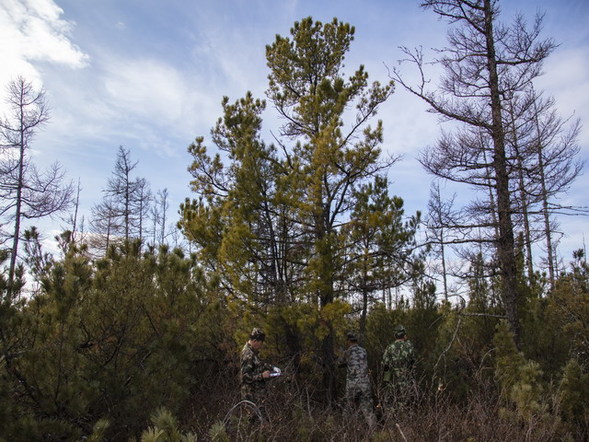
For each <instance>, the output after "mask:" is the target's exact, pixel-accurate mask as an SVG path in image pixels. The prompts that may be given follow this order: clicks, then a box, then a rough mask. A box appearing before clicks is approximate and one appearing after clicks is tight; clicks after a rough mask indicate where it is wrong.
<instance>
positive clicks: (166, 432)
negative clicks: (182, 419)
mask: <svg viewBox="0 0 589 442" xmlns="http://www.w3.org/2000/svg"><path fill="white" fill-rule="evenodd" d="M151 422H152V423H153V427H150V428H148V429H147V430H145V431H144V432H143V433H142V434H141V442H196V441H197V440H198V438H197V436H196V435H195V434H193V433H186V434H183V433H182V432H181V431H180V430H179V429H178V421H177V419H176V418H175V417H174V415H172V413H170V411H169V410H167V409H165V408H159V409H158V410H157V411H156V412H155V413H154V414H152V416H151Z"/></svg>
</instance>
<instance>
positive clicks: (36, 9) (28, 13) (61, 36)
mask: <svg viewBox="0 0 589 442" xmlns="http://www.w3.org/2000/svg"><path fill="white" fill-rule="evenodd" d="M62 14H63V10H62V9H61V8H60V7H59V6H57V4H55V2H54V1H52V0H2V2H1V4H0V41H2V42H10V43H9V44H2V45H0V60H2V69H1V70H0V85H2V86H5V85H7V84H8V82H10V81H11V80H12V79H14V78H15V77H16V76H18V75H22V76H24V77H25V78H27V79H28V80H29V81H31V82H33V84H35V85H36V86H41V84H42V81H41V80H42V79H41V75H40V73H39V71H38V70H37V68H36V67H35V66H34V64H33V63H36V62H50V63H58V64H62V65H65V66H68V67H70V68H82V67H84V66H86V65H87V63H88V61H89V57H88V56H87V55H86V54H85V53H84V52H83V51H82V50H80V49H79V48H78V47H77V46H75V45H74V44H73V43H72V42H71V40H70V35H71V30H72V28H73V26H74V23H72V22H68V21H66V20H63V19H61V18H60V17H61V15H62ZM3 93H4V87H2V91H1V92H0V96H1V95H2V94H3Z"/></svg>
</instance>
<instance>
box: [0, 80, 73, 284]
mask: <svg viewBox="0 0 589 442" xmlns="http://www.w3.org/2000/svg"><path fill="white" fill-rule="evenodd" d="M7 102H8V105H9V109H10V115H9V116H7V117H4V118H2V119H1V120H0V147H1V151H0V217H2V218H3V219H4V220H6V221H7V222H8V223H14V224H13V228H12V232H11V233H10V234H9V235H10V239H11V240H12V247H11V251H10V264H9V273H8V275H9V276H8V284H9V287H12V284H13V281H14V274H15V269H16V266H17V260H18V248H19V241H20V239H21V228H22V222H23V221H24V220H31V219H37V218H43V217H46V216H51V215H53V214H55V213H57V212H61V211H63V210H67V209H68V207H69V206H70V204H71V202H72V192H73V186H72V184H71V183H65V182H64V178H65V172H64V170H63V169H62V168H61V166H60V165H59V163H54V164H53V165H51V166H50V167H49V168H48V169H47V170H46V171H44V172H41V171H39V170H38V169H37V168H36V166H35V165H34V164H33V162H32V159H31V157H30V155H29V150H30V148H31V142H32V140H33V137H34V135H35V133H36V131H37V130H38V129H40V128H41V127H42V126H43V125H44V124H46V123H47V121H48V120H49V109H48V106H47V103H46V101H45V92H44V91H43V90H42V89H41V90H36V89H35V88H34V87H33V85H32V84H31V83H30V82H28V81H27V80H25V79H24V78H23V77H18V78H17V79H16V80H14V81H12V82H10V83H9V85H8V96H7ZM9 291H10V290H9Z"/></svg>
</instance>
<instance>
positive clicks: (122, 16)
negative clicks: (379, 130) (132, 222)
mask: <svg viewBox="0 0 589 442" xmlns="http://www.w3.org/2000/svg"><path fill="white" fill-rule="evenodd" d="M501 7H502V10H503V14H502V15H501V17H500V20H501V21H502V22H505V23H509V22H511V20H512V18H513V14H515V13H516V12H520V13H522V14H523V15H524V17H526V18H527V20H528V21H529V22H531V21H533V19H534V16H535V14H536V13H537V12H540V13H544V14H545V16H544V22H543V23H544V30H543V34H542V36H543V37H545V38H553V39H554V40H555V41H556V42H557V43H558V44H559V46H558V48H557V49H556V50H555V51H554V53H553V54H552V55H551V56H550V57H549V59H548V60H547V62H546V63H545V65H544V71H545V74H544V75H543V76H542V77H541V78H540V79H539V80H538V82H537V83H536V84H537V88H538V89H540V90H543V91H544V93H545V94H548V95H549V96H553V97H554V98H555V100H556V103H557V106H558V109H559V113H560V114H561V116H562V117H563V118H567V117H569V116H573V117H574V118H580V119H581V122H582V123H583V124H584V127H583V129H582V131H581V133H580V136H579V145H580V147H581V157H580V159H581V160H583V161H586V162H587V160H588V159H589V26H587V23H589V1H587V0H561V1H560V2H555V1H553V0H517V1H516V0H503V1H502V2H501ZM309 16H311V17H313V19H315V20H319V21H322V22H327V21H331V20H332V19H333V18H334V17H337V18H338V19H339V20H340V21H344V22H348V23H350V24H351V25H353V26H354V27H355V31H356V32H355V40H354V42H353V43H352V46H351V49H350V52H349V53H348V55H347V57H346V72H347V73H348V74H350V73H351V72H352V71H353V70H355V69H356V68H357V67H358V66H359V65H360V64H363V65H364V66H365V67H366V70H367V71H368V73H369V74H370V79H371V80H373V81H374V80H378V81H381V82H386V81H388V79H389V73H388V72H389V71H388V70H389V69H390V68H392V67H395V66H397V61H398V60H399V59H400V58H402V52H401V50H400V47H401V46H405V47H409V48H414V47H423V48H424V50H425V51H426V54H428V53H431V51H429V49H430V48H434V47H437V48H439V47H442V46H444V44H445V42H446V31H447V29H448V28H447V24H446V23H445V22H443V21H440V20H439V19H438V18H437V16H436V15H435V14H434V13H433V12H431V11H424V10H423V9H421V8H420V7H419V1H411V0H363V1H358V0H354V1H350V0H283V1H276V0H225V1H219V0H198V1H187V0H184V1H181V0H0V99H1V100H0V103H1V104H0V115H3V114H5V111H6V109H5V107H3V106H4V103H3V102H4V96H5V88H6V85H7V84H8V83H9V81H11V80H12V79H14V78H15V77H16V76H17V75H22V76H23V77H25V78H26V79H28V80H29V81H31V82H33V84H35V85H36V86H37V87H42V88H44V90H45V91H46V98H47V101H48V103H49V105H50V108H51V120H50V121H49V123H48V124H47V125H46V126H44V127H43V128H42V129H41V130H40V131H39V132H38V133H37V135H36V136H35V138H34V140H33V142H32V149H33V150H32V153H33V161H34V162H35V164H37V165H38V166H39V167H40V168H43V167H47V166H48V165H50V164H51V163H53V162H55V161H57V162H59V163H60V164H61V165H62V166H63V167H64V168H65V169H66V171H67V177H68V179H69V180H72V181H74V182H75V183H77V182H78V180H79V181H80V183H81V186H82V192H81V196H80V197H81V200H80V212H81V214H82V215H83V216H84V217H85V218H86V221H85V222H86V223H87V222H88V219H89V216H90V210H91V207H92V206H93V205H95V204H97V203H99V202H100V201H101V199H102V190H103V189H104V188H105V187H106V184H107V180H108V179H109V177H110V176H111V173H112V171H113V167H114V163H115V159H116V153H117V150H118V149H119V146H123V147H124V148H126V149H129V150H130V153H131V158H132V159H133V160H135V161H138V164H137V167H136V169H135V172H136V174H137V175H138V176H140V177H144V178H146V180H147V181H148V182H149V183H150V185H151V189H152V191H153V192H157V191H158V190H163V189H164V188H165V189H167V190H168V193H169V199H170V205H171V210H170V213H168V218H169V219H172V220H176V219H177V218H178V215H177V209H178V207H179V204H180V203H181V202H182V201H184V199H185V198H187V197H189V198H193V197H194V196H195V195H194V194H193V193H192V192H191V191H190V186H189V182H190V179H191V177H190V175H189V173H188V172H187V168H188V167H189V165H190V162H191V157H190V155H189V154H188V152H187V147H188V145H189V144H190V143H191V142H192V141H193V140H194V139H195V138H196V137H197V136H204V137H205V142H206V144H207V145H208V146H209V148H210V149H213V145H212V143H211V140H210V129H211V128H212V127H213V125H214V124H215V122H216V120H217V119H218V118H219V117H220V116H221V110H222V108H221V100H222V98H223V97H224V96H227V97H229V99H230V100H231V101H235V100H237V99H239V98H241V97H243V96H244V95H245V94H246V92H247V91H251V92H252V93H253V95H254V96H255V97H257V98H265V95H264V91H265V90H266V88H267V76H268V68H267V67H266V60H265V46H266V45H267V44H271V43H272V42H273V41H274V38H275V35H277V34H280V35H282V36H288V35H290V34H289V30H290V28H291V27H292V25H293V24H294V22H295V21H298V20H301V19H302V18H305V17H309ZM434 80H435V78H434ZM426 110H427V107H426V106H425V105H424V104H423V103H422V102H420V101H419V100H418V99H417V98H415V97H413V96H410V95H409V94H408V93H407V92H405V91H403V90H402V89H401V88H400V87H397V88H396V90H395V93H394V94H393V95H392V96H391V97H390V99H389V100H388V101H387V102H386V103H385V104H384V105H383V106H382V107H381V108H380V109H379V113H378V118H379V119H381V120H382V121H383V125H384V129H385V132H384V144H383V151H384V152H385V153H392V154H394V155H402V160H400V161H399V162H397V163H396V164H395V165H394V166H393V167H392V168H391V170H390V171H389V181H390V182H391V193H392V194H394V195H397V196H400V197H402V198H403V199H404V201H405V207H406V213H407V214H408V215H409V214H413V213H415V211H417V210H421V211H425V210H426V207H427V201H428V199H429V194H430V182H431V181H432V178H431V177H430V176H428V175H426V174H425V172H424V171H423V170H422V168H421V166H420V165H419V163H418V162H417V160H416V158H417V155H418V152H419V151H421V150H422V149H423V148H425V147H426V146H429V145H432V144H434V143H435V141H436V138H437V137H438V135H439V134H440V130H441V127H443V125H442V124H441V123H440V121H438V120H437V119H436V117H435V116H434V115H432V114H431V113H427V112H426ZM264 118H265V122H266V123H267V126H266V130H268V131H270V130H272V128H273V127H274V128H275V127H277V125H278V124H279V121H278V120H277V119H276V115H275V113H274V112H273V109H272V108H271V106H268V108H267V110H266V114H265V115H264ZM268 141H271V140H269V139H268ZM588 163H589V162H588ZM587 167H589V164H588V165H586V167H585V168H587ZM587 188H589V174H588V173H587V172H585V173H584V174H583V175H582V176H581V177H579V178H578V180H577V181H576V182H575V184H574V186H573V187H572V188H571V189H570V190H569V192H568V193H567V194H566V195H564V196H563V201H562V202H563V203H567V204H569V203H570V204H573V205H577V206H588V205H589V204H588V203H589V201H588V199H589V198H588V196H587V195H588V192H587ZM442 190H443V191H444V188H442ZM452 191H453V190H452ZM468 191H469V190H468V189H467V188H461V192H468ZM559 221H560V225H561V229H562V231H563V232H564V233H565V236H564V237H563V239H562V242H561V249H560V251H561V253H562V254H564V255H565V258H566V259H567V260H569V259H568V258H570V252H571V251H572V250H574V249H578V248H580V247H582V246H583V243H584V241H585V232H586V230H587V225H588V218H587V217H568V218H561V219H560V220H559ZM35 224H36V225H37V226H39V228H40V230H41V232H42V233H43V234H44V235H45V237H46V238H49V239H50V238H52V237H53V236H54V235H55V234H57V233H59V232H60V231H62V230H63V228H64V226H65V223H64V222H63V221H60V220H59V219H53V220H49V219H48V220H44V221H36V222H35ZM86 225H87V224H86Z"/></svg>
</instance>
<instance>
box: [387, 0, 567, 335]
mask: <svg viewBox="0 0 589 442" xmlns="http://www.w3.org/2000/svg"><path fill="white" fill-rule="evenodd" d="M498 3H499V2H498V1H493V0H476V1H466V0H427V1H423V2H422V7H424V8H425V9H431V10H433V12H434V13H436V14H438V15H439V16H440V17H442V18H444V19H447V20H448V22H449V23H450V25H451V28H450V29H449V31H448V46H447V47H445V48H444V49H442V50H440V51H439V54H440V57H439V58H438V59H437V60H436V62H437V63H438V64H439V65H440V66H441V67H442V68H443V72H444V74H443V76H442V78H441V82H440V85H439V87H438V88H437V90H430V88H429V81H428V79H427V77H426V73H425V71H424V66H425V63H424V60H423V53H422V51H421V50H419V49H418V50H416V51H411V50H408V49H407V48H404V49H403V50H404V53H405V54H406V55H407V57H408V60H406V61H410V62H412V63H413V64H414V65H415V66H416V67H417V69H418V78H419V79H420V80H419V81H418V84H409V83H408V82H407V81H406V80H405V78H406V77H405V76H403V75H402V74H401V72H400V70H399V69H395V70H394V71H393V78H394V79H395V80H396V81H397V82H398V83H399V84H401V85H402V86H403V87H404V88H405V89H406V90H408V91H409V92H411V93H413V94H415V95H416V96H418V97H419V98H421V99H422V100H424V101H425V102H426V103H427V104H428V105H429V106H430V107H431V110H432V111H433V112H435V113H437V114H439V115H440V116H441V117H442V118H443V119H445V120H451V121H454V122H455V123H457V124H458V125H460V126H463V127H467V128H468V129H466V130H462V131H457V132H456V134H457V135H456V136H455V137H445V138H442V140H440V142H439V143H438V145H437V146H435V147H433V148H431V149H430V154H433V157H434V159H436V161H438V160H440V159H441V157H442V155H444V153H446V152H448V153H451V154H452V157H451V158H450V159H449V160H448V161H447V162H446V163H442V164H441V167H437V165H436V164H435V163H430V162H429V159H428V156H427V154H426V157H425V158H424V159H423V161H422V163H423V164H424V165H425V166H426V169H427V170H428V171H430V172H431V173H433V174H435V175H437V176H439V177H441V178H445V179H450V180H453V181H457V182H463V183H468V184H469V185H471V186H474V187H479V188H480V189H487V190H489V183H490V184H491V188H490V189H491V190H492V191H493V192H492V196H493V198H494V203H495V204H496V206H493V207H492V209H493V210H492V213H488V216H487V218H486V220H485V219H483V220H480V219H479V220H477V222H476V223H475V224H476V227H477V228H482V227H487V228H491V229H492V228H493V227H495V228H496V229H497V232H498V234H496V235H493V237H491V238H489V239H490V240H491V241H492V243H493V244H494V246H495V250H496V254H497V262H498V264H499V271H500V274H501V280H502V300H503V303H504V306H505V309H506V316H507V318H508V320H509V323H510V326H511V328H512V331H513V332H514V335H515V336H516V341H519V335H520V326H519V315H518V297H519V294H518V278H517V261H516V251H515V239H514V224H513V219H512V216H513V205H512V195H511V189H512V185H511V182H512V180H513V175H511V174H510V172H511V170H510V163H509V156H508V155H509V151H508V146H507V141H506V131H507V128H506V127H505V121H506V118H505V107H504V105H505V103H504V100H505V97H510V96H513V94H515V93H516V92H518V91H523V90H526V89H527V88H529V86H530V84H531V83H532V81H533V80H534V79H535V78H536V77H537V76H538V75H540V73H541V66H542V61H543V60H544V59H545V58H546V57H547V56H548V55H549V54H550V53H551V52H552V50H553V49H554V48H555V46H556V45H555V43H554V42H553V41H552V40H550V39H546V40H540V39H539V35H540V31H541V23H542V16H541V15H538V16H537V17H536V20H535V22H534V24H533V25H532V26H531V27H530V28H528V26H527V24H526V22H525V21H524V19H523V18H522V16H520V15H518V16H516V17H515V20H514V22H513V24H512V25H511V26H504V25H502V24H501V23H500V22H499V21H498V15H499V12H500V11H499V5H498ZM481 135H482V136H484V137H485V138H487V139H488V143H487V142H485V143H484V144H481V143H476V144H474V145H473V144H472V141H473V140H474V138H473V137H475V136H481ZM485 145H488V146H489V148H488V150H487V149H486V148H483V149H481V147H482V146H485ZM482 202H483V201H482ZM472 208H475V209H477V210H480V211H481V213H484V204H479V203H476V202H475V204H474V205H473V206H472ZM488 209H489V207H488V206H487V210H488ZM493 217H496V223H494V222H493ZM485 225H486V226H485Z"/></svg>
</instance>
